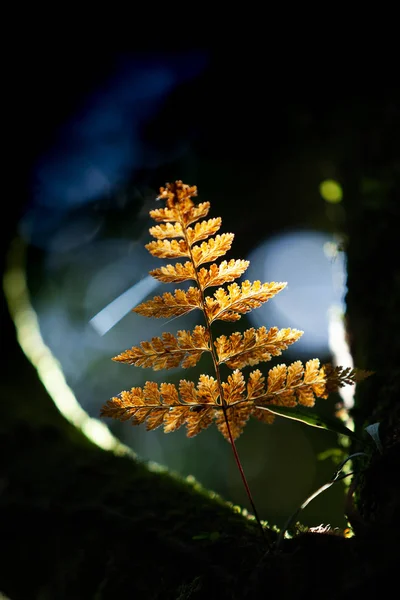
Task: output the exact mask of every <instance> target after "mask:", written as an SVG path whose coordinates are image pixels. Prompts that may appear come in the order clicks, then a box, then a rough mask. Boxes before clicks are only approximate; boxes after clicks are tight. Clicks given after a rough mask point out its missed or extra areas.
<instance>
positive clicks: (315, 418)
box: [257, 405, 361, 442]
mask: <svg viewBox="0 0 400 600" xmlns="http://www.w3.org/2000/svg"><path fill="white" fill-rule="evenodd" d="M257 408H261V409H262V410H268V411H269V412H271V413H273V414H274V415H278V416H279V417H285V418H286V419H293V420H294V421H301V422H302V423H305V424H306V425H310V426H311V427H319V428H320V429H328V430H329V431H334V432H335V433H339V434H340V435H347V436H348V437H350V438H353V439H354V440H357V441H358V442H360V441H361V440H360V438H359V437H358V436H357V435H356V434H355V433H354V431H351V429H349V428H348V427H346V426H345V425H343V423H342V421H340V419H336V418H335V417H329V416H328V417H321V415H318V414H316V413H315V412H309V410H308V409H307V408H303V407H301V406H295V407H293V408H290V407H288V406H275V405H272V406H271V405H268V407H267V406H257Z"/></svg>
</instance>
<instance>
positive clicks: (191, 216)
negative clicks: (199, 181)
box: [150, 181, 210, 227]
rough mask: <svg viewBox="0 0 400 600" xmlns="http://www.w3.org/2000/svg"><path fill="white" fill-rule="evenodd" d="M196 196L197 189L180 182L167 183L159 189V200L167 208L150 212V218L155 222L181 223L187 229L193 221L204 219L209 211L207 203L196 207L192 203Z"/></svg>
mask: <svg viewBox="0 0 400 600" xmlns="http://www.w3.org/2000/svg"><path fill="white" fill-rule="evenodd" d="M192 196H197V187H196V186H195V185H193V186H189V185H186V184H184V183H182V181H176V182H175V183H167V185H166V186H165V188H163V187H162V188H160V195H159V196H158V199H159V200H166V203H167V208H165V209H158V210H154V211H150V216H151V217H152V218H153V219H155V220H156V221H182V222H183V223H184V225H185V227H187V226H188V225H191V224H192V223H194V222H195V221H198V220H199V219H201V218H203V217H206V216H207V214H208V211H209V209H210V203H209V202H201V203H200V204H198V205H197V206H195V205H194V203H193V201H192V199H191V198H192Z"/></svg>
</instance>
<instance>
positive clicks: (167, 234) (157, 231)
mask: <svg viewBox="0 0 400 600" xmlns="http://www.w3.org/2000/svg"><path fill="white" fill-rule="evenodd" d="M149 232H150V235H152V236H153V237H155V238H157V239H159V240H163V239H164V238H176V237H183V229H182V225H181V224H180V223H174V224H173V225H172V224H171V223H165V225H155V226H154V227H150V229H149Z"/></svg>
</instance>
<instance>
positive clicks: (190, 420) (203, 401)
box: [101, 375, 221, 437]
mask: <svg viewBox="0 0 400 600" xmlns="http://www.w3.org/2000/svg"><path fill="white" fill-rule="evenodd" d="M218 398H219V391H218V382H217V381H216V380H215V379H214V378H213V377H208V376H207V375H201V376H200V379H199V382H198V384H197V387H195V385H194V384H193V382H191V381H186V380H184V379H182V380H181V381H180V384H179V393H178V390H177V388H176V386H175V385H174V384H172V383H162V384H161V385H160V386H158V384H157V383H154V382H152V381H147V382H146V384H145V385H144V387H143V388H140V387H134V388H132V389H131V390H130V391H124V392H121V394H120V396H119V397H114V398H111V400H109V401H108V402H107V404H105V405H104V406H103V408H102V410H101V416H103V417H112V418H116V419H119V420H121V421H127V420H131V421H132V425H140V424H142V423H144V422H146V428H147V429H148V430H151V429H156V428H157V427H160V425H163V426H164V431H165V433H169V432H171V431H176V429H179V427H181V426H182V425H184V424H185V425H186V427H187V436H188V437H193V436H195V435H197V434H198V433H199V432H200V431H202V430H203V429H206V428H207V427H208V426H209V425H211V423H212V422H213V420H214V418H215V416H216V415H217V414H218V413H219V412H220V411H221V405H220V404H218Z"/></svg>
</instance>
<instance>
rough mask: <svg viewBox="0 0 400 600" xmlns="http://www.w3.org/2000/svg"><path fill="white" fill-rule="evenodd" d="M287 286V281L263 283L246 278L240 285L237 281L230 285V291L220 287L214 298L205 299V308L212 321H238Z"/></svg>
mask: <svg viewBox="0 0 400 600" xmlns="http://www.w3.org/2000/svg"><path fill="white" fill-rule="evenodd" d="M284 287H286V283H275V282H274V281H273V282H271V283H261V282H260V281H254V282H253V283H251V282H250V281H248V280H246V281H244V282H243V283H242V287H240V286H239V285H238V284H237V283H232V284H231V285H228V293H227V292H226V290H225V289H224V288H218V289H217V291H216V292H215V293H214V298H212V297H210V296H208V297H207V298H206V299H205V310H206V313H207V316H208V319H209V321H210V322H213V321H215V320H216V319H221V320H222V321H237V320H238V319H240V317H241V315H244V314H246V313H248V312H250V311H251V310H253V309H254V308H258V307H259V306H261V304H263V303H264V302H267V301H268V300H269V299H270V298H272V297H273V296H275V295H276V294H277V293H278V292H280V291H281V290H283V288H284Z"/></svg>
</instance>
